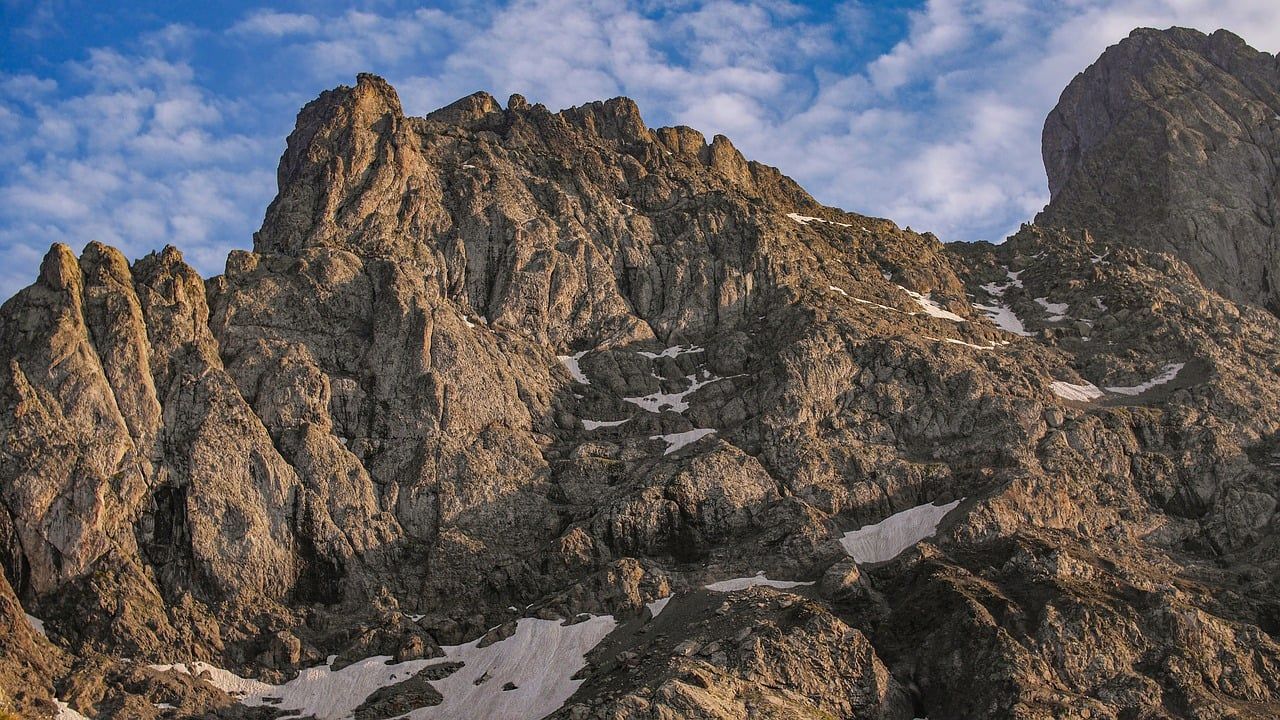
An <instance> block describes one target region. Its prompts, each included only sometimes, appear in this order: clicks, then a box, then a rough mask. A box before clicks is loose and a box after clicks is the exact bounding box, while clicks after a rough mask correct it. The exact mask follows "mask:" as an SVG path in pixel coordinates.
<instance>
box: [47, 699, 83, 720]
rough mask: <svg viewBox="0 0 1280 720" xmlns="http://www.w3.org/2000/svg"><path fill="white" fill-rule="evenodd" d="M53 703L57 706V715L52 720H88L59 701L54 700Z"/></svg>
mask: <svg viewBox="0 0 1280 720" xmlns="http://www.w3.org/2000/svg"><path fill="white" fill-rule="evenodd" d="M53 702H54V704H56V705H57V706H58V714H57V715H54V716H53V720H89V718H87V717H85V716H83V715H81V714H80V713H78V712H76V711H75V710H72V709H71V706H70V705H68V704H66V703H64V702H62V701H61V700H58V699H57V698H54V700H53Z"/></svg>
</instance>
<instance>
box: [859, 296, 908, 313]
mask: <svg viewBox="0 0 1280 720" xmlns="http://www.w3.org/2000/svg"><path fill="white" fill-rule="evenodd" d="M853 301H854V302H858V303H862V304H863V305H870V306H872V307H878V308H880V309H881V310H891V311H893V312H900V313H904V314H906V315H915V314H916V313H913V312H905V311H903V310H899V309H898V308H896V307H889V306H888V305H881V304H880V303H878V302H871V301H870V300H864V299H862V298H860V297H856V298H853Z"/></svg>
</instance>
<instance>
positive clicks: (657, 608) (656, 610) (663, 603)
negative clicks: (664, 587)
mask: <svg viewBox="0 0 1280 720" xmlns="http://www.w3.org/2000/svg"><path fill="white" fill-rule="evenodd" d="M672 597H673V596H671V595H668V596H666V597H664V598H658V599H657V600H654V601H653V602H647V603H645V604H644V606H645V607H647V608H649V617H650V619H653V618H656V617H658V615H660V614H662V611H663V610H665V609H666V607H667V603H669V602H671V598H672Z"/></svg>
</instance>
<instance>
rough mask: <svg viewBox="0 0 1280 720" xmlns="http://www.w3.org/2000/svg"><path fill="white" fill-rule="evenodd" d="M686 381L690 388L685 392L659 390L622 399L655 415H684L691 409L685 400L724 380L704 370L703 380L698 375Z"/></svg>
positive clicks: (687, 376)
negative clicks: (673, 413) (661, 413)
mask: <svg viewBox="0 0 1280 720" xmlns="http://www.w3.org/2000/svg"><path fill="white" fill-rule="evenodd" d="M684 379H685V380H688V381H689V387H688V388H687V389H686V390H684V391H683V392H678V393H665V392H662V391H661V390H659V391H658V392H656V393H651V394H649V395H644V396H642V397H624V398H622V399H623V400H625V401H627V402H629V403H631V404H633V405H639V406H640V407H642V408H644V409H645V410H648V411H649V412H653V413H656V412H662V411H663V410H664V409H669V410H674V411H676V412H678V413H682V412H684V411H685V410H688V409H689V403H688V402H687V401H686V400H685V398H687V397H689V396H690V395H692V394H693V393H695V392H697V391H698V389H699V388H703V387H706V386H707V385H710V384H711V383H713V382H715V381H717V380H722V379H723V378H718V377H716V376H714V375H712V374H711V373H709V372H707V371H706V370H703V371H702V378H701V379H699V378H698V376H697V375H686V376H685V378H684Z"/></svg>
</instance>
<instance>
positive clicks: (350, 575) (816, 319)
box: [0, 76, 1280, 720]
mask: <svg viewBox="0 0 1280 720" xmlns="http://www.w3.org/2000/svg"><path fill="white" fill-rule="evenodd" d="M279 177H280V192H279V195H278V196H277V198H276V200H275V201H274V202H273V203H272V205H271V207H270V208H269V209H268V211H267V216H266V219H265V221H264V223H263V227H262V229H261V230H260V231H259V232H258V233H257V235H256V236H255V248H254V251H253V252H235V253H233V254H232V255H231V256H230V257H229V258H228V260H227V267H226V272H225V273H224V274H222V275H220V276H217V277H214V278H209V279H207V280H202V279H201V278H199V277H198V276H197V275H196V274H195V273H194V272H193V271H192V270H191V269H190V268H189V267H188V266H187V265H186V264H185V263H184V262H183V261H182V258H181V255H180V254H179V253H178V251H177V250H174V249H172V248H168V249H166V250H164V251H163V252H161V253H158V254H153V255H150V256H148V257H146V258H143V259H141V260H139V261H137V262H136V263H134V264H133V265H132V266H130V265H129V264H128V263H127V262H125V260H124V259H123V258H122V257H121V256H120V255H119V253H117V252H115V251H113V250H111V249H110V248H106V247H103V246H100V245H96V244H94V245H90V246H89V247H88V248H86V250H85V251H84V252H83V253H82V254H81V256H80V257H79V258H77V257H75V256H74V255H73V254H72V252H71V251H70V250H69V249H68V248H66V247H64V246H61V245H56V246H54V247H53V248H52V249H51V250H50V252H49V255H48V257H47V258H46V261H45V263H44V267H43V269H42V273H41V277H40V279H39V281H38V282H37V283H36V284H35V285H33V286H32V287H30V288H27V289H26V290H24V291H22V292H21V293H19V294H18V295H17V296H15V297H14V298H13V299H11V300H10V301H9V302H7V303H5V305H4V306H3V308H2V309H0V368H3V369H4V373H3V375H2V376H0V401H2V402H0V560H2V561H3V567H4V569H5V574H6V576H7V577H8V578H9V579H10V581H11V582H12V584H13V587H14V590H15V595H16V599H17V600H20V601H21V603H22V606H25V607H26V608H27V611H28V612H33V613H35V614H39V615H40V616H41V617H45V618H46V620H48V627H49V633H50V637H51V638H52V643H53V644H54V645H57V646H58V648H60V649H57V650H54V649H53V646H52V645H50V646H49V647H48V648H46V649H43V650H42V649H41V648H42V647H43V646H38V645H32V644H30V643H27V641H26V640H25V639H18V640H17V642H18V643H19V645H16V646H15V651H14V652H15V655H14V657H27V656H30V657H31V658H32V659H30V660H26V661H24V660H18V661H16V662H15V661H13V660H11V659H9V658H8V657H6V658H5V659H2V660H0V682H7V678H9V677H14V678H19V677H22V675H21V673H22V672H24V671H23V670H22V668H23V667H27V666H24V665H23V664H22V663H23V662H29V663H38V662H52V661H51V660H49V658H62V657H63V655H62V653H65V654H66V658H70V660H60V661H59V663H60V664H54V665H50V668H49V669H48V670H47V671H44V672H45V673H46V674H45V675H44V676H45V677H48V678H50V684H49V685H50V686H49V687H48V688H47V692H48V695H49V696H50V697H52V696H53V694H54V693H55V692H57V693H60V695H59V697H61V698H62V699H64V700H66V701H67V702H69V703H71V704H72V706H73V707H76V708H78V709H81V710H83V711H85V712H90V713H94V714H95V716H96V717H112V718H116V717H118V718H128V717H150V716H153V715H157V714H159V710H160V709H159V708H157V707H156V703H161V704H167V705H174V706H175V708H174V709H173V710H172V711H168V710H166V712H171V714H173V715H176V716H184V717H188V716H189V717H202V716H205V717H207V716H211V715H216V716H222V717H251V716H254V715H261V716H270V715H271V714H273V713H274V712H275V710H273V709H271V708H259V709H253V708H247V707H244V706H241V705H238V704H235V703H234V702H233V699H232V698H231V697H229V696H227V695H226V694H225V693H221V691H218V690H216V689H215V688H214V687H213V686H212V685H211V684H210V683H209V682H205V681H203V680H200V679H198V678H194V679H193V678H191V677H190V676H186V675H182V674H180V673H177V672H173V671H164V672H162V671H157V670H153V669H150V668H149V667H148V664H149V663H159V662H187V661H191V660H205V661H209V662H211V663H213V664H214V665H220V666H223V667H228V668H230V669H233V670H236V671H237V672H240V673H241V674H246V675H252V676H255V677H260V678H262V679H264V680H267V681H269V682H271V683H280V682H282V681H285V680H288V679H289V678H291V677H293V676H294V675H295V674H296V672H297V671H298V670H299V669H301V668H305V667H311V666H315V665H318V664H322V663H324V660H325V658H327V657H328V656H331V655H332V656H334V658H333V660H332V662H329V663H324V664H327V665H328V666H329V668H330V669H332V670H334V671H340V670H341V669H342V668H344V667H349V666H350V665H351V664H352V663H355V662H358V661H360V660H362V659H363V658H367V657H370V656H381V655H386V656H389V657H391V658H392V659H393V661H394V662H401V661H410V660H417V659H420V658H434V657H438V656H439V655H440V654H441V652H442V651H441V649H440V646H441V645H456V644H460V643H463V642H467V641H471V640H475V639H477V638H481V637H482V636H483V637H484V638H485V640H484V641H483V644H484V645H485V646H488V645H491V644H493V643H496V642H500V641H502V640H504V639H505V638H507V637H510V636H511V635H512V634H513V633H514V632H515V630H516V628H517V625H516V623H515V621H516V620H518V619H519V618H521V617H542V618H548V619H549V618H556V617H576V616H577V615H578V614H579V613H583V612H589V613H609V614H614V615H615V616H616V617H617V618H618V619H619V621H620V623H621V625H620V626H619V628H618V630H616V631H615V632H614V633H613V634H611V635H610V637H609V638H608V639H607V640H606V641H604V642H603V643H602V644H601V645H600V646H599V647H598V648H597V649H596V650H595V651H594V652H593V653H592V654H591V656H590V657H589V663H588V665H587V667H586V668H584V669H583V670H582V671H581V673H580V675H579V677H580V679H582V680H583V683H582V685H581V687H580V688H579V689H578V692H577V694H576V695H575V697H574V698H573V699H572V700H571V701H570V702H569V703H568V704H567V705H566V706H565V707H564V708H562V709H561V710H560V711H559V714H558V716H563V717H573V718H594V717H601V718H604V717H609V718H624V717H635V718H642V717H643V718H649V717H652V718H674V717H703V718H730V717H743V716H758V717H779V718H781V717H788V718H790V717H815V718H816V717H823V718H826V717H844V718H853V717H876V718H886V719H888V718H894V719H896V718H908V717H924V716H926V715H927V716H928V717H931V718H934V719H935V720H937V719H939V718H960V717H1015V718H1050V717H1055V718H1056V717H1115V718H1120V717H1125V718H1129V717H1143V718H1145V717H1165V716H1171V717H1259V718H1261V717H1270V716H1274V715H1275V714H1276V713H1277V712H1278V711H1280V646H1278V645H1277V643H1276V639H1275V638H1276V634H1277V633H1280V604H1277V601H1276V597H1277V591H1278V590H1280V588H1278V587H1277V584H1276V582H1277V581H1276V578H1277V577H1280V565H1278V561H1277V557H1280V555H1277V553H1276V550H1277V537H1278V534H1277V530H1278V529H1280V528H1277V522H1278V521H1277V518H1276V512H1275V510H1276V498H1277V493H1278V492H1280V474H1278V473H1277V467H1280V412H1277V409H1278V408H1280V383H1277V374H1278V373H1280V320H1278V319H1277V317H1276V316H1275V315H1273V314H1271V313H1268V312H1265V311H1263V310H1261V309H1260V308H1258V307H1256V306H1254V305H1251V304H1248V303H1237V302H1235V301H1233V300H1231V299H1229V298H1226V297H1223V296H1222V295H1221V294H1219V293H1217V292H1215V291H1214V290H1211V289H1206V286H1205V283H1202V281H1201V279H1200V277H1199V276H1198V274H1197V270H1198V271H1199V275H1200V276H1204V271H1203V268H1201V267H1198V266H1196V265H1195V263H1196V262H1197V260H1196V258H1195V257H1194V256H1187V257H1182V256H1180V255H1178V254H1168V253H1165V252H1159V251H1156V250H1152V249H1150V248H1149V247H1145V246H1144V245H1143V243H1140V242H1139V243H1137V244H1129V243H1126V242H1122V241H1121V239H1117V238H1114V237H1110V236H1106V235H1104V234H1103V233H1101V232H1093V233H1091V232H1088V231H1085V230H1081V229H1079V228H1073V229H1069V230H1065V231H1063V230H1057V229H1046V228H1043V227H1032V226H1028V227H1026V228H1024V229H1023V230H1022V231H1020V232H1019V233H1018V234H1016V235H1015V236H1014V237H1012V238H1011V239H1010V240H1009V241H1008V242H1006V243H1005V244H1003V245H1000V246H991V245H986V244H977V245H952V246H944V245H942V244H940V243H939V242H938V241H937V239H936V238H934V237H933V236H931V235H927V234H926V235H920V234H916V233H914V232H911V231H908V230H902V229H899V228H898V227H896V226H895V225H894V224H893V223H891V222H889V221H887V220H880V219H875V218H868V217H864V216H860V215H856V214H852V213H846V212H843V211H840V210H838V209H835V208H827V207H823V206H820V205H818V204H817V203H816V202H815V201H813V200H812V199H811V198H810V197H809V196H808V195H807V194H805V192H804V191H803V190H801V189H800V188H799V187H798V186H797V185H795V183H793V182H792V181H790V180H789V179H788V178H786V177H785V176H783V175H782V174H781V173H779V172H778V171H777V170H775V169H773V168H769V167H766V166H763V165H760V164H758V163H754V162H749V161H747V160H745V159H744V158H743V157H742V156H741V154H740V153H738V152H737V150H735V149H734V148H733V146H732V145H731V144H730V143H729V141H728V140H726V139H724V138H716V139H714V140H713V141H712V142H711V143H707V142H706V141H705V140H704V139H703V137H702V136H701V135H699V134H697V133H696V132H695V131H693V130H690V129H688V128H662V129H657V130H652V129H649V128H648V127H646V126H645V124H644V123H643V121H642V120H641V118H640V115H639V112H638V110H637V109H636V107H635V105H634V104H633V103H631V102H630V101H629V100H626V99H621V98H620V99H615V100H610V101H607V102H603V103H592V104H589V105H585V106H582V107H579V108H573V109H569V110H566V111H563V112H560V113H552V112H550V111H548V110H547V109H546V108H544V107H542V106H541V105H530V104H528V103H527V102H525V101H524V100H523V99H522V98H513V99H512V100H511V102H509V103H508V107H507V109H502V108H501V107H499V106H498V104H497V103H496V102H495V101H494V100H493V98H491V97H489V96H488V95H485V94H477V95H472V96H469V97H467V98H464V99H462V100H460V101H458V102H456V103H454V104H453V105H450V106H448V107H446V108H444V109H442V110H439V111H436V112H435V113H432V114H430V115H428V116H427V117H425V118H412V117H406V116H404V115H403V113H402V112H401V109H400V104H399V101H398V99H397V98H396V95H395V92H394V90H392V89H391V88H390V87H389V86H388V85H387V84H386V83H385V82H383V81H381V80H380V79H378V78H375V77H372V76H361V77H360V79H359V82H358V84H357V85H356V86H355V87H340V88H337V89H335V90H331V91H328V92H326V93H324V94H323V95H321V96H320V98H318V99H317V100H315V101H314V102H312V103H310V104H309V105H308V106H307V107H305V108H304V109H303V110H302V112H301V113H300V114H299V117H298V125H297V128H296V129H295V131H294V132H293V134H292V135H291V136H290V138H289V142H288V149H287V150H286V152H285V155H284V158H283V159H282V161H281V166H280V175H279ZM1193 267H1195V268H1196V269H1195V270H1193ZM1206 277H1207V276H1206ZM975 304H976V305H979V306H982V307H985V308H989V309H988V310H983V309H982V308H980V307H976V306H975ZM990 308H994V310H991V309H990ZM988 314H995V315H996V316H997V317H998V318H1000V320H1001V322H1002V323H1004V325H1005V327H1004V328H1003V329H1002V327H1000V326H997V325H996V324H993V323H992V322H991V321H990V320H988V317H987V316H988ZM1010 317H1014V318H1016V319H1017V321H1018V322H1019V324H1020V326H1021V327H1022V330H1023V332H1022V333H1014V332H1011V331H1010V329H1009V328H1010V327H1011V326H1010V325H1009V318H1010ZM558 356H559V357H558ZM1175 366H1176V369H1175ZM1153 378H1154V379H1160V380H1162V382H1150V381H1152V379H1153ZM1061 383H1070V384H1071V385H1073V386H1077V387H1076V390H1075V391H1074V394H1071V393H1068V395H1069V396H1068V397H1064V396H1063V395H1062V393H1063V388H1064V387H1065V386H1063V385H1062V384H1061ZM1081 388H1083V389H1084V390H1081ZM1089 388H1093V390H1089ZM1085 391H1088V392H1087V393H1086V394H1083V395H1082V394H1081V393H1082V392H1085ZM1095 391H1096V394H1088V393H1093V392H1095ZM1082 398H1083V399H1082ZM952 501H960V502H959V504H958V505H957V506H956V508H955V509H954V510H952V511H951V512H950V513H948V514H947V516H946V519H945V520H943V521H942V524H941V525H940V527H939V529H938V532H937V534H936V535H932V534H931V533H928V532H925V533H924V539H925V541H924V542H921V543H918V544H916V545H915V546H913V547H908V549H907V550H905V551H904V552H902V553H901V554H899V555H897V556H896V557H894V558H892V559H890V560H889V561H887V562H883V563H871V562H861V563H858V562H855V561H853V560H851V559H850V558H849V557H848V556H847V554H846V553H845V551H844V550H843V548H842V547H841V545H840V543H839V542H838V541H839V539H840V538H841V536H842V535H843V534H844V533H846V532H848V531H850V530H854V529H856V528H859V527H861V526H864V525H870V524H873V523H877V522H880V521H882V520H885V519H886V518H889V517H890V516H891V515H893V514H895V513H898V512H901V511H904V510H908V509H911V508H914V507H916V506H918V505H921V504H924V503H929V502H937V503H939V504H942V503H949V502H952ZM891 524H892V523H891ZM915 539H917V538H915V537H912V538H910V540H915ZM760 571H763V572H765V573H767V576H768V577H770V578H774V579H780V578H781V579H790V580H795V581H812V582H814V583H816V584H814V585H812V586H809V585H804V586H798V587H795V588H792V589H789V590H787V591H785V592H780V591H776V590H772V589H766V588H755V589H751V590H746V591H739V592H734V593H729V594H726V595H720V594H715V593H711V592H709V591H707V590H703V589H700V588H701V587H702V586H703V585H706V584H708V583H712V582H715V581H718V580H724V579H726V578H735V577H748V576H752V575H754V574H755V573H757V572H760ZM2 589H3V588H0V590H2ZM673 593H674V599H673V600H671V601H670V606H669V607H668V608H667V609H666V610H664V611H663V612H662V613H661V614H660V615H659V617H658V618H657V619H655V620H653V621H647V620H646V618H647V616H648V614H650V612H651V611H649V610H646V609H644V606H645V605H646V604H647V603H651V602H653V601H655V600H657V599H659V598H663V597H667V596H670V595H672V594H673ZM4 597H5V595H4V594H3V593H2V592H0V610H4V607H3V604H4V603H3V598H4ZM11 604H12V605H16V600H15V602H14V603H11ZM521 608H523V609H521ZM17 610H21V607H18V608H17ZM13 612H17V611H16V610H15V611H13ZM13 612H10V611H9V610H4V613H5V614H4V615H2V616H0V617H3V618H10V617H11V616H12V617H17V616H15V615H13ZM5 622H8V620H5ZM32 653H34V655H32ZM24 654H25V655H24ZM453 670H456V668H453ZM6 673H7V674H6ZM15 673H16V674H15ZM447 675H448V673H445V674H444V675H442V676H441V677H439V678H437V677H434V676H432V677H427V676H423V679H422V680H418V679H415V680H414V681H412V682H405V683H401V684H399V685H396V686H395V687H391V686H389V687H386V688H382V689H381V690H378V691H377V692H376V693H372V694H370V696H369V697H367V698H365V700H366V701H367V702H366V704H365V706H364V708H363V709H362V710H361V711H360V712H361V713H362V716H363V715H368V716H370V717H375V716H377V717H382V716H392V715H396V713H401V712H403V711H405V710H406V709H407V708H412V707H415V706H421V705H423V704H427V703H436V702H440V697H439V696H438V695H437V689H436V686H435V685H431V684H430V683H432V682H438V681H439V680H441V678H443V677H447ZM415 678H416V676H415ZM402 680H403V679H402ZM424 683H425V684H424ZM495 685H496V683H495ZM519 690H521V688H520V687H519V686H518V684H516V685H515V686H514V687H511V688H508V689H506V690H501V691H502V692H517V691H519ZM497 691H498V690H495V692H497ZM12 694H13V693H12V692H10V695H12ZM32 698H33V699H32V700H30V701H28V702H41V701H43V700H44V699H45V695H43V694H40V695H38V696H32ZM415 698H416V699H415ZM415 703H417V705H415ZM353 707H355V706H353ZM1086 712H1087V713H1088V714H1087V715H1086Z"/></svg>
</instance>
